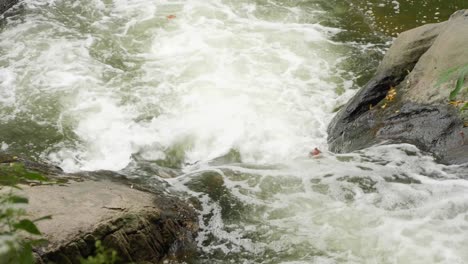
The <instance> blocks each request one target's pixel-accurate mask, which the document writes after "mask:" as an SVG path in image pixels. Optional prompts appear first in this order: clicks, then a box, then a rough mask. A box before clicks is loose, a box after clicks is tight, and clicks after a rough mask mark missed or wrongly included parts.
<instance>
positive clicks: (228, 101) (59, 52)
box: [0, 0, 468, 264]
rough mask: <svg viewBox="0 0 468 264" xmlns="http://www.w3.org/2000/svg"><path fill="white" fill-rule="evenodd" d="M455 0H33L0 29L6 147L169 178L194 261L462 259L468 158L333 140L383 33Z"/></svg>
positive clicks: (1, 138)
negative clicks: (189, 216) (330, 148)
mask: <svg viewBox="0 0 468 264" xmlns="http://www.w3.org/2000/svg"><path fill="white" fill-rule="evenodd" d="M416 2H417V3H416ZM450 2H451V3H448V4H447V3H445V1H437V0H431V1H410V0H407V1H403V0H400V1H386V0H381V1H378V0H374V1H357V0H356V1H340V0H331V1H322V0H308V1H307V0H209V1H208V0H174V1H170V0H160V1H150V0H132V1H130V0H82V1H71V0H45V1H38V0H25V1H24V2H23V3H22V4H20V5H18V6H16V7H15V8H14V9H13V10H11V11H10V12H9V13H8V14H7V15H5V17H4V18H3V20H2V22H1V25H0V149H1V151H8V152H11V153H16V154H21V155H25V156H27V157H30V158H32V159H38V160H45V161H48V162H52V163H54V164H56V165H58V166H60V167H62V168H63V169H64V170H65V171H67V172H75V171H80V170H89V171H92V170H113V171H119V172H121V173H124V174H126V175H128V176H129V177H143V178H150V177H156V176H154V175H155V174H159V175H160V176H169V175H176V177H173V178H165V179H162V178H161V180H162V181H164V182H166V184H167V187H166V188H169V189H172V190H174V191H177V192H180V193H181V197H183V198H184V199H185V198H186V199H189V200H192V201H195V200H196V202H194V203H195V207H196V208H197V210H199V212H200V219H199V225H200V228H201V231H200V234H199V236H198V238H197V243H198V250H199V252H198V254H197V255H196V256H193V257H191V258H189V259H187V260H186V261H187V262H188V263H327V264H328V263H408V264H414V263H424V264H427V263H450V264H455V263H460V264H461V263H468V250H467V249H468V181H467V179H468V166H467V165H459V166H446V165H442V164H439V163H437V162H436V161H435V160H434V159H433V157H431V156H430V155H429V154H427V153H422V152H421V151H419V150H418V149H417V148H416V147H414V146H412V145H408V144H400V145H382V146H375V147H372V148H369V149H365V150H362V151H357V152H354V153H350V154H340V155H336V154H333V153H329V152H327V142H326V138H327V133H326V128H327V125H328V123H329V121H330V120H331V118H332V117H333V115H334V113H335V112H336V111H337V110H338V109H339V107H340V106H342V105H343V104H344V103H346V102H347V100H349V99H350V98H351V97H352V95H353V94H354V93H355V92H356V90H357V89H359V88H360V87H361V86H362V85H363V84H364V83H365V82H366V81H367V80H368V79H369V78H370V76H372V74H373V71H374V70H375V67H376V66H377V65H378V63H379V61H380V60H381V59H382V57H383V54H384V53H385V51H386V49H387V48H388V47H389V45H390V44H391V41H392V37H393V36H395V35H396V34H397V32H400V31H401V30H404V29H408V28H411V27H414V26H418V25H421V24H424V23H429V22H437V21H443V20H445V19H447V18H448V16H449V15H450V14H451V13H452V12H453V11H455V10H456V9H458V8H462V7H465V8H467V6H466V5H467V4H466V3H465V1H450ZM463 5H465V6H463ZM314 148H318V149H320V150H321V151H322V153H321V154H320V155H318V156H314V157H311V156H310V155H309V153H310V151H312V150H313V149H314ZM163 174H164V175H163ZM158 178H159V177H158ZM193 198H197V199H193Z"/></svg>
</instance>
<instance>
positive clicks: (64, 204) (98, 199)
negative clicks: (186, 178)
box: [0, 155, 198, 264]
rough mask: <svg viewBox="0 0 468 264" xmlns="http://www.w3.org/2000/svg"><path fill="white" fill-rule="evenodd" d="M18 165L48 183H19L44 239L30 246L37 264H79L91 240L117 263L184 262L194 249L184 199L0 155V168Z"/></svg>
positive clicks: (111, 177) (192, 217)
mask: <svg viewBox="0 0 468 264" xmlns="http://www.w3.org/2000/svg"><path fill="white" fill-rule="evenodd" d="M11 163H19V164H22V165H24V167H25V169H26V170H28V171H34V172H39V173H41V174H43V175H44V176H46V177H48V178H49V179H50V182H46V183H42V184H35V183H31V182H29V183H26V184H22V186H21V188H22V189H23V190H24V194H25V196H27V197H28V198H29V204H28V208H27V212H28V214H29V217H30V219H37V218H40V217H43V216H47V215H51V216H52V219H51V220H43V221H40V222H38V223H37V225H38V228H39V230H41V232H42V234H43V238H45V239H46V240H47V243H45V244H42V245H41V246H39V247H36V248H35V249H34V254H35V257H36V262H37V263H57V264H61V263H66V264H69V263H73V264H75V263H77V264H78V263H80V259H82V258H86V257H88V256H90V255H93V254H94V253H95V250H96V249H95V242H96V241H97V240H100V241H101V242H102V244H103V246H104V247H106V248H110V249H114V250H115V251H116V252H117V254H118V257H119V261H118V263H161V262H163V261H171V260H174V261H184V260H185V259H188V258H190V257H191V256H192V255H193V254H195V252H196V243H195V242H194V238H195V236H196V233H197V230H198V222H197V221H198V218H197V215H196V213H195V210H194V209H193V207H192V206H190V205H189V204H188V203H186V202H183V201H181V200H180V199H179V198H177V197H175V196H172V195H170V194H168V193H166V192H164V191H161V190H159V191H156V190H155V188H151V187H148V186H144V185H142V184H141V183H139V182H136V181H132V180H129V179H126V178H125V177H123V176H121V175H119V174H117V173H113V172H109V171H98V172H92V173H82V174H73V175H71V174H65V173H63V172H62V171H61V170H60V168H57V167H53V166H49V165H46V164H39V163H34V162H29V161H26V160H22V159H21V158H17V157H13V156H8V155H0V166H4V165H6V164H11Z"/></svg>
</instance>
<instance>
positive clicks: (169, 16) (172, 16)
mask: <svg viewBox="0 0 468 264" xmlns="http://www.w3.org/2000/svg"><path fill="white" fill-rule="evenodd" d="M174 18H176V16H175V15H168V16H167V19H169V20H171V19H174Z"/></svg>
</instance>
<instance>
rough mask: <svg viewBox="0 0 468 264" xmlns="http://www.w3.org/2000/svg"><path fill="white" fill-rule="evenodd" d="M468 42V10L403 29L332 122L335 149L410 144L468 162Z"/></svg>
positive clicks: (456, 161)
mask: <svg viewBox="0 0 468 264" xmlns="http://www.w3.org/2000/svg"><path fill="white" fill-rule="evenodd" d="M467 47H468V10H461V11H458V12H456V13H455V14H454V15H452V17H451V18H450V19H449V21H447V22H443V23H439V24H428V25H424V26H422V27H419V28H416V29H413V30H409V31H406V32H404V33H402V34H400V36H399V37H398V38H397V39H396V40H395V42H394V43H393V45H392V46H391V48H390V50H389V51H388V52H387V54H386V56H385V58H384V59H383V61H382V63H381V64H380V66H379V67H378V69H377V72H376V74H375V77H374V78H372V79H371V80H370V81H369V82H368V83H367V84H366V85H365V86H364V87H363V88H362V89H361V90H360V91H359V92H358V93H357V94H356V95H355V96H354V97H353V98H352V99H351V100H350V101H349V102H348V103H347V104H346V105H345V106H344V107H343V108H342V109H341V110H340V111H339V112H338V114H337V115H336V116H335V118H334V119H333V121H332V122H331V124H330V125H329V128H328V133H329V138H328V141H329V145H330V149H331V150H332V151H334V152H340V153H342V152H350V151H354V150H358V149H362V148H366V147H369V146H371V145H374V144H378V143H411V144H414V145H416V146H418V147H419V148H420V149H422V150H424V151H429V152H431V153H433V154H434V155H435V156H436V157H437V158H438V159H439V160H440V161H441V162H445V163H449V164H460V163H465V162H468V155H467V153H468V127H467V126H468V125H467V121H468V118H467V117H468V115H467V111H466V109H463V107H464V106H465V104H466V102H467V101H468V92H467V90H468V89H466V88H465V86H466V82H465V79H466V78H467V77H466V76H467V73H468V71H466V68H468V49H467ZM458 83H462V84H463V85H462V88H461V90H459V91H458V92H455V90H456V89H455V88H456V87H457V86H458ZM465 135H467V136H465Z"/></svg>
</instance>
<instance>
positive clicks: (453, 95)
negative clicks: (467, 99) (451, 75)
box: [449, 71, 466, 101]
mask: <svg viewBox="0 0 468 264" xmlns="http://www.w3.org/2000/svg"><path fill="white" fill-rule="evenodd" d="M465 75H466V72H464V71H463V72H461V73H460V76H459V77H458V80H457V83H456V85H455V89H454V90H453V91H452V92H451V93H450V96H449V99H450V100H451V101H454V100H455V99H456V98H457V95H458V94H459V93H460V91H461V89H462V88H463V84H464V83H465Z"/></svg>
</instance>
